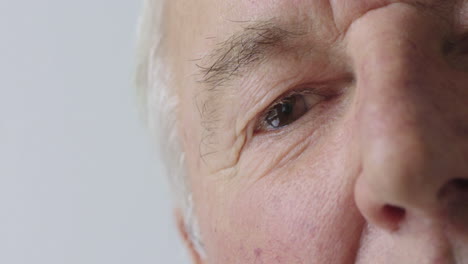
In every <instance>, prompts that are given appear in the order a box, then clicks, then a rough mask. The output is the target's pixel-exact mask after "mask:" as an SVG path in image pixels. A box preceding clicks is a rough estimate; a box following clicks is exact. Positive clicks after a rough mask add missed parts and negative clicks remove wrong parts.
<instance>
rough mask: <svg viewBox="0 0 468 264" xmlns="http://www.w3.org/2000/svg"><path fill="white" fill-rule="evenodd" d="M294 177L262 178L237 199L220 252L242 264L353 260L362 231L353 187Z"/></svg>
mask: <svg viewBox="0 0 468 264" xmlns="http://www.w3.org/2000/svg"><path fill="white" fill-rule="evenodd" d="M291 174H294V173H290V175H291ZM301 174H302V175H301ZM270 176H272V175H270ZM277 177H281V176H277ZM293 177H294V180H286V181H281V180H272V181H270V180H266V179H261V180H259V181H257V182H256V183H255V185H253V186H251V187H250V188H248V189H245V190H244V191H242V192H239V193H238V194H237V195H236V196H234V197H233V198H234V199H233V200H232V201H231V202H230V203H229V206H227V207H226V211H227V212H225V216H226V217H225V218H224V219H225V221H226V222H225V225H224V228H223V226H219V227H220V229H223V230H224V232H223V231H221V232H219V233H218V234H217V235H218V237H217V241H218V243H217V244H218V245H217V246H218V248H217V250H215V251H217V253H218V254H222V255H223V257H224V258H225V257H226V256H231V257H230V259H237V260H241V259H242V261H243V262H242V263H256V262H255V261H260V260H261V261H263V262H264V263H302V261H309V262H310V261H311V260H313V261H317V262H316V263H328V262H330V260H332V259H333V260H337V259H340V258H341V257H342V258H343V260H345V259H350V255H352V254H354V253H353V252H355V246H357V245H358V242H359V233H360V228H361V226H360V224H359V223H360V221H357V220H356V219H359V216H358V214H357V212H355V211H354V209H353V208H354V205H353V203H352V199H349V190H345V188H347V187H345V186H343V185H340V184H337V182H336V180H332V179H331V178H332V177H334V176H332V175H317V176H316V177H315V178H314V176H312V175H306V174H305V173H299V174H294V175H293ZM293 177H288V178H289V179H291V178H293ZM271 178H274V177H271ZM285 178H286V177H285ZM347 194H348V195H347ZM350 200H351V202H350ZM343 223H354V224H353V225H344V224H343ZM218 231H220V230H218ZM220 234H222V235H221V236H220ZM220 245H223V246H221V248H220ZM225 246H228V247H227V248H226V247H225ZM337 250H339V253H337ZM338 255H340V256H341V257H339V256H338ZM299 261H300V262H299ZM236 263H238V262H236ZM259 263H262V262H259ZM306 263H307V262H306ZM314 263H315V262H314Z"/></svg>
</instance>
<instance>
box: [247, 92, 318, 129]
mask: <svg viewBox="0 0 468 264" xmlns="http://www.w3.org/2000/svg"><path fill="white" fill-rule="evenodd" d="M324 99H325V97H324V96H321V95H319V94H317V93H314V92H313V91H310V90H304V91H299V92H296V91H294V92H291V93H288V94H286V95H284V96H282V97H280V98H279V99H278V100H276V101H275V102H274V103H273V104H271V105H270V106H269V107H268V108H267V109H266V111H264V113H263V114H261V115H260V118H259V119H258V120H257V124H256V126H255V133H262V132H269V131H274V130H279V129H281V128H284V127H286V126H288V125H290V124H292V123H293V122H295V121H297V120H298V119H300V118H301V117H302V116H303V115H305V114H306V113H307V112H308V111H309V110H311V109H312V108H313V107H314V106H315V105H317V104H318V103H320V102H321V101H322V100H324Z"/></svg>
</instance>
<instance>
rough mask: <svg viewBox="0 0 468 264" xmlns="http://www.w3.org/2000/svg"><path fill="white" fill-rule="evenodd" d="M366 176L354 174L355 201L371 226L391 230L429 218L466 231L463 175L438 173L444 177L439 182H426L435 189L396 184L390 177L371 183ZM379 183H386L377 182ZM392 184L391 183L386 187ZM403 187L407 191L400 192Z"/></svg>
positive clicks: (467, 189)
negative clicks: (453, 176)
mask: <svg viewBox="0 0 468 264" xmlns="http://www.w3.org/2000/svg"><path fill="white" fill-rule="evenodd" d="M364 173H365V172H364ZM388 176H390V177H391V175H388ZM409 176H411V175H409ZM409 176H408V177H409ZM367 177H368V176H366V175H361V176H360V177H358V179H357V182H356V184H355V201H356V205H357V207H358V209H359V210H360V212H361V214H362V215H363V216H364V217H365V218H366V220H367V222H369V223H371V224H373V225H374V226H377V227H379V228H381V229H384V230H387V231H389V232H394V231H398V230H399V229H400V228H401V227H402V226H403V225H410V226H415V225H418V224H419V223H422V221H424V222H428V221H429V222H431V223H436V224H440V225H444V226H447V225H450V226H451V227H452V228H453V229H455V230H458V231H459V232H463V233H465V234H468V179H467V178H452V179H451V178H449V177H443V176H441V177H440V178H445V179H447V180H446V181H445V182H439V183H437V182H436V181H434V182H432V183H431V182H427V183H426V184H428V185H431V184H433V185H437V188H425V187H423V186H422V184H420V185H412V186H410V185H406V186H398V181H393V182H392V181H391V180H390V181H388V180H386V181H380V182H372V181H369V179H368V178H367ZM428 181H430V178H428ZM382 182H385V183H386V184H385V185H384V186H383V185H379V183H382ZM410 182H411V181H408V182H406V184H408V183H410ZM395 183H396V184H395ZM392 184H394V186H390V185H392ZM408 187H409V188H408ZM404 190H408V192H407V193H404V192H406V191H404ZM410 222H413V223H410Z"/></svg>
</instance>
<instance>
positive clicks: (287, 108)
mask: <svg viewBox="0 0 468 264" xmlns="http://www.w3.org/2000/svg"><path fill="white" fill-rule="evenodd" d="M292 111H293V106H292V103H291V102H287V103H285V104H282V105H281V113H283V114H285V115H290V114H291V113H292Z"/></svg>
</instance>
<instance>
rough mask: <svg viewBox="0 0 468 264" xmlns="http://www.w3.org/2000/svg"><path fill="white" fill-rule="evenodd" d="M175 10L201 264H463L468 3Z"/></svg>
mask: <svg viewBox="0 0 468 264" xmlns="http://www.w3.org/2000/svg"><path fill="white" fill-rule="evenodd" d="M169 2H170V3H169V6H168V8H167V10H166V12H167V15H168V17H169V18H168V21H167V35H166V36H165V38H166V47H167V54H168V56H169V58H170V60H171V65H172V67H173V69H174V72H173V78H174V80H173V82H172V85H173V87H175V88H174V89H178V94H179V95H180V109H179V110H180V112H179V113H178V117H179V120H180V127H179V129H180V130H179V132H180V136H181V138H182V143H183V144H182V145H183V148H184V150H185V152H186V157H187V170H188V173H189V181H190V186H191V190H192V192H193V200H194V203H195V214H196V216H197V218H198V223H199V227H200V230H201V235H202V239H203V240H202V241H203V244H204V248H205V251H206V259H204V260H201V261H200V262H201V263H213V264H229V263H242V264H245V263H268V264H272V263H273V264H274V263H284V264H295V263H408V264H410V263H411V264H413V263H468V53H467V52H468V40H467V38H466V34H467V33H468V31H467V30H466V29H467V26H468V16H467V15H466V14H468V2H467V1H463V0H460V1H455V0H454V1H451V0H405V1H398V0H393V1H392V0H356V1H354V0H235V1H229V0H197V1H182V0H179V1H169ZM464 36H465V37H464Z"/></svg>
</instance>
